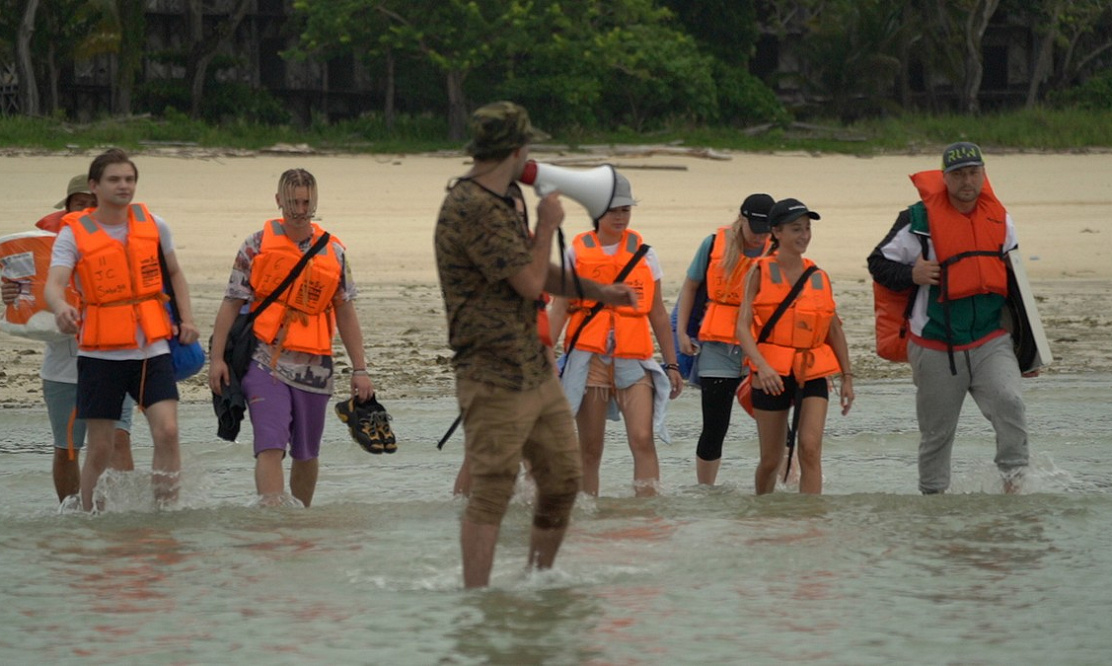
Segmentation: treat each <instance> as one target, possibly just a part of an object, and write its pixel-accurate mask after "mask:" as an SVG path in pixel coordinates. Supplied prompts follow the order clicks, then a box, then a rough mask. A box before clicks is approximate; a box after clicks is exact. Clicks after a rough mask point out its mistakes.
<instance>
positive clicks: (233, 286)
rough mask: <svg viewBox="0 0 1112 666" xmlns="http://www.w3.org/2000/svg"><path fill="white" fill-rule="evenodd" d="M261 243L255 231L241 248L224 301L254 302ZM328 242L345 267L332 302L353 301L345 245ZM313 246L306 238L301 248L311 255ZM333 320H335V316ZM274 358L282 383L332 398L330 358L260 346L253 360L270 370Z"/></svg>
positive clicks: (264, 345) (271, 346)
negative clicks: (253, 273)
mask: <svg viewBox="0 0 1112 666" xmlns="http://www.w3.org/2000/svg"><path fill="white" fill-rule="evenodd" d="M262 242H263V232H262V230H259V231H256V232H255V233H253V234H251V235H250V236H248V237H247V240H245V241H243V245H242V246H241V247H240V248H239V253H237V254H236V259H235V263H234V264H233V265H232V274H231V276H230V277H229V278H228V287H227V289H225V290H224V297H225V298H232V299H236V300H242V301H247V302H248V303H250V302H252V301H253V300H254V299H255V290H254V289H252V287H251V266H252V264H253V263H254V261H255V257H256V256H257V255H258V254H259V249H260V248H261V247H262ZM329 242H330V243H332V244H333V248H335V250H336V254H337V255H338V256H339V258H340V264H341V266H343V270H342V272H341V273H340V285H339V286H338V287H337V288H336V293H335V295H333V297H332V300H333V301H334V302H338V301H350V300H353V299H354V298H355V296H356V293H357V290H356V288H355V282H354V281H353V280H352V279H351V268H350V266H348V263H347V255H346V254H345V253H344V249H343V245H342V244H341V243H340V241H339V239H337V238H336V237H335V236H333V237H332V239H331V240H330V241H329ZM312 245H313V239H312V238H306V239H305V240H303V241H301V242H300V243H298V247H299V248H300V249H301V252H302V253H303V254H304V253H305V252H308V250H309V248H310V247H312ZM272 307H273V306H272ZM332 316H333V317H335V316H336V315H335V313H334V312H333V313H332ZM275 354H277V355H278V361H277V363H276V364H275V365H274V366H273V368H274V375H275V376H276V377H277V378H278V379H279V380H280V381H281V382H282V383H284V384H288V385H290V386H293V387H295V388H298V389H301V390H302V391H307V392H309V393H322V394H327V395H332V357H331V356H319V355H317V354H309V353H307V352H298V351H289V350H283V351H281V352H279V350H278V348H277V347H275V346H273V345H268V344H265V343H263V342H260V343H259V344H258V345H257V346H256V347H255V355H254V356H252V357H251V358H252V360H253V361H255V362H257V363H259V364H260V365H262V366H264V367H271V363H272V359H273V358H274V355H275Z"/></svg>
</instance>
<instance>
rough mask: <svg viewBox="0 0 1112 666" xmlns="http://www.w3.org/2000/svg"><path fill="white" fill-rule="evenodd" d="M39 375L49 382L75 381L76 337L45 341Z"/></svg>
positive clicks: (69, 382) (71, 382) (66, 382)
mask: <svg viewBox="0 0 1112 666" xmlns="http://www.w3.org/2000/svg"><path fill="white" fill-rule="evenodd" d="M39 376H40V377H42V378H43V379H45V380H47V381H51V382H62V383H64V384H76V383H77V338H73V337H69V338H66V339H64V340H53V341H51V342H47V343H46V349H45V350H44V352H43V356H42V370H40V371H39Z"/></svg>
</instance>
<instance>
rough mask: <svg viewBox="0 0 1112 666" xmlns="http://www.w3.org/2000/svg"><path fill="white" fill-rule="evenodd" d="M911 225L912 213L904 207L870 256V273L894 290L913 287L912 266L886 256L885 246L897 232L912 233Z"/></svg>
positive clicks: (884, 285)
mask: <svg viewBox="0 0 1112 666" xmlns="http://www.w3.org/2000/svg"><path fill="white" fill-rule="evenodd" d="M910 226H911V215H909V214H908V212H907V209H904V210H902V211H900V214H899V215H898V216H897V217H896V223H895V224H893V225H892V228H891V229H890V230H889V231H888V234H887V235H886V236H885V237H884V240H882V241H880V243H878V244H877V246H876V247H875V248H874V249H873V251H872V253H871V254H870V255H869V258H868V262H869V274H870V275H872V276H873V280H876V281H877V282H878V283H879V284H880V285H881V286H883V287H887V288H888V289H891V290H893V291H903V290H904V289H907V288H909V287H913V286H915V282H914V281H913V280H912V279H911V268H912V267H911V266H909V265H907V264H901V263H900V262H898V261H893V260H891V259H889V258H887V257H885V256H884V246H885V245H887V244H888V243H890V242H891V241H892V239H893V238H895V237H896V235H897V234H899V233H910V230H909V227H910Z"/></svg>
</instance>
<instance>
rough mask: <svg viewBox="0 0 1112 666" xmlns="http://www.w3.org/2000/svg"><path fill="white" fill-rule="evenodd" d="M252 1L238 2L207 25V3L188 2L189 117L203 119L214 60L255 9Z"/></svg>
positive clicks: (186, 66) (186, 17) (186, 76)
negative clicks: (210, 69) (208, 75)
mask: <svg viewBox="0 0 1112 666" xmlns="http://www.w3.org/2000/svg"><path fill="white" fill-rule="evenodd" d="M254 4H255V3H254V2H253V1H252V0H236V2H235V4H234V5H233V6H232V7H231V11H230V12H229V13H228V14H227V16H225V17H223V18H222V19H220V20H218V21H216V22H215V25H213V24H209V25H206V24H205V3H204V1H203V0H186V2H185V4H184V5H183V12H184V18H185V24H186V35H187V36H188V39H189V41H188V44H189V50H188V52H187V54H186V63H185V79H186V81H187V82H188V83H189V100H190V105H189V115H190V117H191V118H194V119H197V118H200V117H201V105H202V103H203V101H204V93H205V80H206V77H207V74H208V68H209V66H210V65H211V64H212V60H213V58H215V57H216V55H217V54H218V53H219V52H220V51H221V50H222V49H224V48H226V47H227V45H228V43H229V42H230V41H231V39H232V36H233V35H235V32H236V29H237V28H238V27H239V24H240V22H242V21H243V17H244V16H246V15H247V11H248V10H249V9H251V7H253V6H254Z"/></svg>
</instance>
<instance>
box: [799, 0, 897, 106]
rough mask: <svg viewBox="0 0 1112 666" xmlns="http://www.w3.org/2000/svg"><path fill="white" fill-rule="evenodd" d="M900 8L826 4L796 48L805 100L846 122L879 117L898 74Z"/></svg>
mask: <svg viewBox="0 0 1112 666" xmlns="http://www.w3.org/2000/svg"><path fill="white" fill-rule="evenodd" d="M901 12H902V8H901V5H900V3H895V2H891V0H840V1H835V2H830V3H828V4H827V5H826V6H825V8H824V10H823V11H822V12H821V13H819V14H817V15H816V16H815V17H814V18H813V19H812V22H811V25H810V33H809V34H808V35H807V38H806V39H805V40H803V41H802V42H801V44H800V46H801V57H802V58H803V60H804V62H805V63H806V68H805V71H806V75H805V76H803V77H801V79H800V84H801V85H802V87H803V88H804V89H805V90H806V91H807V93H808V96H809V97H811V98H813V99H817V100H820V101H825V105H824V106H822V107H821V112H823V113H833V114H835V115H837V116H838V117H839V118H840V119H842V120H843V121H844V122H850V121H852V120H855V119H857V118H861V117H868V116H875V115H879V114H880V113H881V111H882V110H883V109H885V108H886V107H887V106H889V105H890V102H889V100H890V99H891V94H892V84H893V82H894V81H895V79H896V76H897V74H898V72H899V59H898V57H897V47H898V46H899V44H898V40H899V39H900V38H901V36H902V34H903V33H902V31H901Z"/></svg>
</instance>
